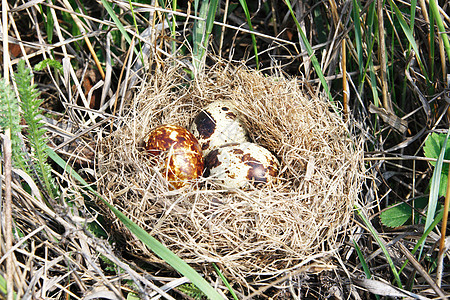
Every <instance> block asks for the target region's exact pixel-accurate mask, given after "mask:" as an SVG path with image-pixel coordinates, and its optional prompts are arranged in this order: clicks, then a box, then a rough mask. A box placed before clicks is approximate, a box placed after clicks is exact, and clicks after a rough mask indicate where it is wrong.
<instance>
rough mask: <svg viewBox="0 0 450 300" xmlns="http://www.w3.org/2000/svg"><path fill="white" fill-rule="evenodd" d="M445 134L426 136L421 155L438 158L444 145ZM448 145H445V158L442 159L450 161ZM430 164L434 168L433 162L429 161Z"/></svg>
mask: <svg viewBox="0 0 450 300" xmlns="http://www.w3.org/2000/svg"><path fill="white" fill-rule="evenodd" d="M445 137H446V134H442V133H441V134H439V133H434V132H433V133H432V134H430V135H429V136H428V138H427V140H426V141H425V145H424V146H423V153H424V155H425V156H426V157H428V158H435V159H437V158H438V157H439V154H440V153H441V149H442V147H443V145H444V141H445ZM449 150H450V144H447V145H446V149H445V156H444V159H450V151H449ZM430 163H431V164H432V165H433V166H435V165H436V162H435V161H430Z"/></svg>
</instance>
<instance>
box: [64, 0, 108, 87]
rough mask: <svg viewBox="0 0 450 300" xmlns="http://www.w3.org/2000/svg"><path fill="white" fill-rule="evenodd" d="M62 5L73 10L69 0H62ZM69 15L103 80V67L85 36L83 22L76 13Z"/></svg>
mask: <svg viewBox="0 0 450 300" xmlns="http://www.w3.org/2000/svg"><path fill="white" fill-rule="evenodd" d="M63 2H64V5H65V6H66V7H67V8H68V9H69V10H71V11H72V12H73V8H72V6H71V5H70V3H69V1H67V0H63ZM71 16H72V18H73V20H74V21H75V24H77V27H78V28H79V29H80V31H81V33H82V34H83V37H84V41H85V42H86V45H87V46H88V48H89V52H91V54H92V58H93V59H94V61H95V65H96V66H97V69H98V71H99V72H100V75H101V76H102V79H103V80H105V72H103V68H102V65H101V64H100V61H99V60H98V57H97V54H96V53H95V50H94V48H93V47H92V44H91V41H90V40H89V39H88V37H87V36H86V30H85V29H84V27H83V24H82V23H81V21H80V19H79V18H78V16H77V15H74V14H72V13H71Z"/></svg>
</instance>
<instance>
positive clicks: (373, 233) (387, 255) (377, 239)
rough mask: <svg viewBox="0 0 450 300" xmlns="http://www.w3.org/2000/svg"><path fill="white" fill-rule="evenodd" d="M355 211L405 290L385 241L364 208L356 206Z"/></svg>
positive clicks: (400, 286)
mask: <svg viewBox="0 0 450 300" xmlns="http://www.w3.org/2000/svg"><path fill="white" fill-rule="evenodd" d="M355 209H356V211H357V212H358V215H359V216H360V217H361V219H362V220H363V222H364V224H366V226H367V228H368V229H369V231H370V233H371V234H372V236H373V238H374V239H375V241H376V242H377V244H378V246H379V247H380V248H381V250H382V251H383V253H384V256H385V257H386V260H387V262H388V264H389V266H390V267H391V270H392V273H393V274H394V277H395V281H396V282H397V286H398V287H399V288H403V286H402V282H401V280H400V276H399V275H398V272H397V269H396V268H395V265H394V262H393V261H392V258H391V256H390V255H389V252H388V251H387V249H386V247H385V246H384V243H383V241H382V240H381V238H380V237H379V236H378V232H377V231H376V230H375V228H374V227H373V225H372V223H371V222H370V221H369V219H368V218H367V217H366V216H365V214H364V213H363V211H362V208H361V207H360V206H359V204H355Z"/></svg>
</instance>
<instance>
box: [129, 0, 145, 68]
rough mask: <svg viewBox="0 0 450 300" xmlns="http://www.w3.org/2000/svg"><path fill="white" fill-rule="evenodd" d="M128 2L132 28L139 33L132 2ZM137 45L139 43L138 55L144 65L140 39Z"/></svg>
mask: <svg viewBox="0 0 450 300" xmlns="http://www.w3.org/2000/svg"><path fill="white" fill-rule="evenodd" d="M128 4H129V5H130V12H131V16H132V17H133V25H134V29H135V30H136V33H137V34H139V28H138V25H137V22H136V15H135V14H134V9H133V3H132V2H131V0H128ZM138 45H139V54H140V55H139V57H140V59H141V63H142V65H143V66H144V65H145V64H144V55H143V54H142V45H141V41H139V40H138Z"/></svg>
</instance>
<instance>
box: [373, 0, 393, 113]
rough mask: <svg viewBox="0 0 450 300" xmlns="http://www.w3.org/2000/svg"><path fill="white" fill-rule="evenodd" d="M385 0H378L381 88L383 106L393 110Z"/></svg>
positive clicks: (390, 110) (389, 110) (387, 109)
mask: <svg viewBox="0 0 450 300" xmlns="http://www.w3.org/2000/svg"><path fill="white" fill-rule="evenodd" d="M383 7H384V5H383V0H377V14H378V29H379V36H380V42H379V44H380V48H379V55H380V67H381V70H380V74H381V76H380V78H381V90H382V92H383V107H384V109H386V111H388V112H392V103H391V99H390V98H389V94H388V83H387V78H386V42H385V38H384V22H383Z"/></svg>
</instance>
